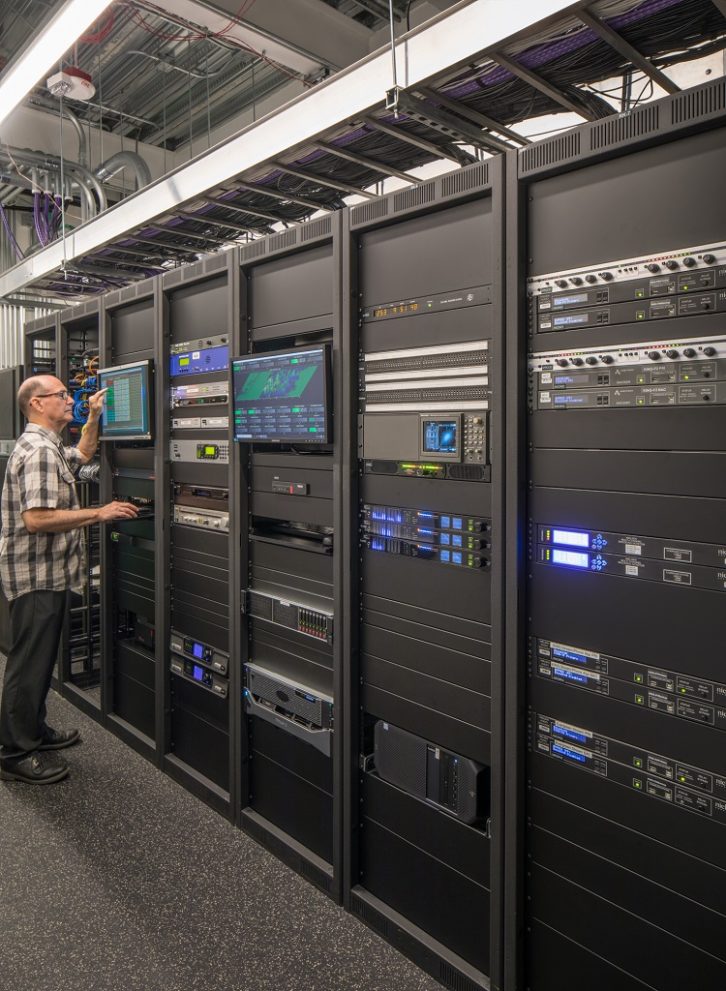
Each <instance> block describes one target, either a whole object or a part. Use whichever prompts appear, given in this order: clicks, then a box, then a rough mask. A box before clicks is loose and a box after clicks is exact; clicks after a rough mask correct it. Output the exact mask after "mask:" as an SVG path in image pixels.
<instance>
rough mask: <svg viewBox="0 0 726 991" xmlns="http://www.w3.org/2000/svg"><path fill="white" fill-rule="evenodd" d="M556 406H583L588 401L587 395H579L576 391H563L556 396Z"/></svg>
mask: <svg viewBox="0 0 726 991" xmlns="http://www.w3.org/2000/svg"><path fill="white" fill-rule="evenodd" d="M554 399H555V406H565V405H567V406H577V405H579V406H582V405H583V404H584V403H587V395H578V394H577V393H576V392H575V393H572V392H563V393H560V395H559V396H555V397H554Z"/></svg>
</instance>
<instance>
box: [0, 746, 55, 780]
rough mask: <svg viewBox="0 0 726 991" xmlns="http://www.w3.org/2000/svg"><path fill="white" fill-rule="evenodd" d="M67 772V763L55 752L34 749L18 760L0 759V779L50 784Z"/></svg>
mask: <svg viewBox="0 0 726 991" xmlns="http://www.w3.org/2000/svg"><path fill="white" fill-rule="evenodd" d="M66 774H68V765H67V764H66V762H65V761H64V760H63V758H62V757H57V756H56V755H55V754H41V753H38V751H37V750H34V751H33V753H32V754H28V755H27V757H22V758H21V759H20V760H14V759H7V758H6V759H5V760H1V761H0V781H24V782H25V783H26V784H29V785H52V784H54V783H55V782H56V781H62V780H63V778H64V777H65V776H66Z"/></svg>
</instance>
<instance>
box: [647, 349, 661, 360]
mask: <svg viewBox="0 0 726 991" xmlns="http://www.w3.org/2000/svg"><path fill="white" fill-rule="evenodd" d="M648 357H649V358H650V360H651V361H660V351H649V352H648Z"/></svg>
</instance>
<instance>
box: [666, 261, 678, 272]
mask: <svg viewBox="0 0 726 991" xmlns="http://www.w3.org/2000/svg"><path fill="white" fill-rule="evenodd" d="M663 264H664V265H665V267H666V268H668V269H670V270H671V272H672V271H673V269H674V268H678V262H677V261H676V260H675V258H669V259H668V261H667V262H664V263H663Z"/></svg>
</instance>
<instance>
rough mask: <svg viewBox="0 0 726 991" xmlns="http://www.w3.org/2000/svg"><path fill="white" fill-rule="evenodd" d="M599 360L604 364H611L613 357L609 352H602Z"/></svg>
mask: <svg viewBox="0 0 726 991" xmlns="http://www.w3.org/2000/svg"><path fill="white" fill-rule="evenodd" d="M600 360H601V361H602V363H603V364H604V365H612V363H613V362H614V361H615V358H613V356H612V355H611V354H604V355H603V356H602V358H601V359H600Z"/></svg>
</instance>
